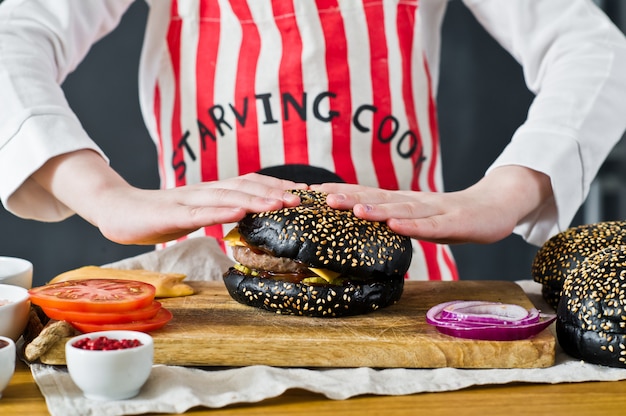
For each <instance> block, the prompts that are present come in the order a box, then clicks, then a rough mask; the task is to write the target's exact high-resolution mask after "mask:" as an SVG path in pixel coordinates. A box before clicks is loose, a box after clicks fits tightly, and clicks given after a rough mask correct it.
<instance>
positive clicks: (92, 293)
mask: <svg viewBox="0 0 626 416" xmlns="http://www.w3.org/2000/svg"><path fill="white" fill-rule="evenodd" d="M28 292H29V294H30V300H31V302H32V303H34V304H35V305H39V306H41V307H42V308H44V309H45V308H54V309H62V310H67V311H76V312H127V311H130V310H135V309H140V308H145V307H148V306H150V304H151V303H152V301H153V300H154V294H155V292H156V289H155V287H154V286H152V285H151V284H148V283H144V282H137V281H134V280H115V279H84V280H71V281H66V282H58V283H53V284H50V285H44V286H39V287H36V288H33V289H30V290H29V291H28Z"/></svg>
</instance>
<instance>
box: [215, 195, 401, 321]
mask: <svg viewBox="0 0 626 416" xmlns="http://www.w3.org/2000/svg"><path fill="white" fill-rule="evenodd" d="M291 192H293V193H294V194H296V195H299V196H300V200H301V204H300V205H299V206H297V207H293V208H284V209H280V210H276V211H269V212H263V213H258V214H250V215H247V216H246V217H245V218H243V219H242V220H241V221H240V222H239V223H238V232H239V235H240V237H241V239H242V240H243V241H244V242H245V244H246V245H247V246H249V247H254V249H255V250H258V251H261V252H263V253H267V254H269V255H271V256H273V257H279V258H285V259H289V260H292V261H294V262H295V263H297V264H302V265H305V266H306V267H308V268H314V269H325V270H328V271H331V272H333V273H336V274H338V275H339V276H341V277H342V279H341V283H340V284H334V281H333V283H330V284H315V285H309V284H307V283H302V282H298V281H296V282H294V281H292V280H284V281H281V280H275V279H268V278H265V277H258V276H255V275H250V274H244V273H242V272H241V271H240V270H236V269H231V270H229V271H228V272H227V273H225V274H224V282H225V284H226V287H227V288H228V290H229V293H230V294H231V296H232V297H233V298H234V299H236V300H237V301H239V302H242V303H245V304H248V305H250V306H255V307H260V308H263V309H267V310H271V311H274V312H280V313H289V314H295V315H306V316H326V317H330V316H345V315H356V314H362V313H366V312H371V311H373V310H376V309H379V308H382V307H385V306H388V305H391V304H393V303H395V302H397V301H398V300H399V299H400V296H401V294H402V290H403V287H404V275H405V274H406V272H407V271H408V268H409V265H410V264H411V259H412V244H411V240H410V238H408V237H405V236H401V235H398V234H396V233H394V232H393V231H391V229H389V227H388V226H387V225H386V224H385V223H381V222H372V221H366V220H363V219H360V218H358V217H356V216H354V214H353V212H352V210H336V209H333V208H330V207H329V206H328V205H327V204H326V194H324V193H321V192H315V191H310V190H294V191H291ZM268 293H270V294H271V295H267V294H268ZM268 296H271V299H269V298H268ZM278 298H280V301H277V300H276V299H278ZM305 298H306V299H305ZM312 302H316V305H317V306H316V307H312V306H313V303H312ZM305 305H306V307H305ZM321 305H324V307H321Z"/></svg>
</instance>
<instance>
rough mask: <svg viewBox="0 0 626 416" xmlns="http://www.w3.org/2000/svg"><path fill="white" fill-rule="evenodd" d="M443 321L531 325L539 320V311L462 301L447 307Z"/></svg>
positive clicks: (493, 303)
mask: <svg viewBox="0 0 626 416" xmlns="http://www.w3.org/2000/svg"><path fill="white" fill-rule="evenodd" d="M440 319H441V320H446V321H448V320H451V321H460V322H468V323H477V324H488V325H492V324H517V325H520V324H529V323H533V322H537V321H538V320H539V311H538V310H537V309H535V308H533V309H531V310H530V311H529V310H526V309H525V308H523V307H521V306H519V305H513V304H507V303H498V302H482V301H468V302H464V301H460V302H455V303H453V304H451V305H448V306H446V307H445V308H443V310H442V311H441V316H440Z"/></svg>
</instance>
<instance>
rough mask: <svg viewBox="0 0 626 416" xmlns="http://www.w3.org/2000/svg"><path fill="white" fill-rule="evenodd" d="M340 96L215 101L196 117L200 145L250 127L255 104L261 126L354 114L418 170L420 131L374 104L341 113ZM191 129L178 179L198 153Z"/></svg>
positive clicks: (181, 144)
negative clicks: (235, 130) (252, 108)
mask: <svg viewBox="0 0 626 416" xmlns="http://www.w3.org/2000/svg"><path fill="white" fill-rule="evenodd" d="M336 99H337V94H336V93H334V92H331V91H323V92H320V93H317V94H308V93H307V92H303V93H301V94H300V95H299V96H296V95H295V94H291V93H289V92H285V93H283V94H282V95H277V94H272V93H263V94H256V95H254V96H246V97H244V98H243V100H241V102H239V103H236V104H235V103H224V104H215V105H213V106H211V107H209V108H207V110H206V113H205V114H201V115H200V117H199V118H198V119H197V120H196V123H197V129H198V133H199V140H200V145H201V147H202V149H203V150H206V147H207V143H208V142H209V141H212V142H216V141H217V140H218V139H221V138H224V137H229V136H228V134H229V133H230V132H232V131H234V129H235V127H237V129H238V130H241V129H246V128H247V127H249V126H250V123H249V115H250V108H251V107H252V106H253V105H256V106H257V107H258V108H259V110H260V111H259V113H258V114H257V117H258V121H259V126H255V127H258V128H259V129H262V126H263V125H273V124H277V123H279V121H280V118H281V117H282V120H283V121H285V122H287V121H289V120H292V119H293V118H296V117H297V118H298V119H299V120H301V121H303V122H311V120H313V121H317V122H321V123H330V122H332V121H333V120H334V119H336V118H338V117H347V116H350V117H351V121H350V122H351V124H352V126H353V127H354V128H355V129H356V130H357V131H358V132H360V133H362V134H363V135H364V137H365V136H367V137H369V136H371V135H373V137H374V139H375V140H378V141H379V142H380V143H383V144H386V145H388V146H393V149H394V151H395V152H396V153H397V154H398V156H400V157H402V158H404V159H413V160H414V161H415V162H414V169H415V170H419V168H420V166H421V164H422V163H423V162H424V160H425V159H426V158H425V156H424V154H423V146H422V144H421V143H420V137H419V135H418V133H417V132H416V131H414V130H412V129H410V128H407V127H406V126H402V125H401V122H400V120H399V119H398V118H397V117H395V116H394V115H393V114H384V115H383V114H378V116H379V117H377V118H374V115H375V114H376V113H378V112H379V111H380V110H379V108H378V107H376V106H375V105H372V104H361V105H359V106H357V107H356V109H355V110H354V111H353V112H352V114H350V115H347V114H342V113H341V112H340V111H337V110H334V108H335V107H334V106H333V105H332V102H333V100H336ZM276 100H278V104H279V105H280V108H281V110H282V111H281V113H280V114H276V112H275V111H274V110H273V108H277V107H273V106H272V104H276ZM190 140H191V130H190V129H186V130H185V131H184V133H183V135H182V137H180V139H178V141H177V142H176V143H175V147H174V152H173V155H172V167H173V168H174V170H175V171H176V173H177V176H178V177H179V178H183V177H184V176H185V172H186V169H187V163H188V162H189V161H191V162H195V161H196V160H197V158H198V155H197V154H196V152H195V151H194V150H193V146H191V145H190Z"/></svg>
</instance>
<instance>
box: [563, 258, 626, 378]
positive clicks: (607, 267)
mask: <svg viewBox="0 0 626 416" xmlns="http://www.w3.org/2000/svg"><path fill="white" fill-rule="evenodd" d="M556 332H557V337H558V340H559V344H560V345H561V347H562V348H563V350H564V351H565V352H566V353H568V354H569V355H571V356H573V357H575V358H578V359H581V360H584V361H587V362H589V363H593V364H600V365H605V366H611V367H624V368H626V246H611V247H607V248H605V249H602V250H600V251H597V252H596V253H594V254H592V255H590V256H589V257H588V258H587V259H585V260H584V261H583V262H582V263H581V265H580V266H579V267H578V268H577V269H576V270H575V271H574V272H573V273H572V274H571V275H570V276H569V277H568V278H567V279H566V280H565V282H564V284H563V292H562V296H561V299H560V301H559V304H558V308H557V321H556Z"/></svg>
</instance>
